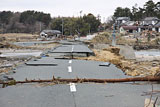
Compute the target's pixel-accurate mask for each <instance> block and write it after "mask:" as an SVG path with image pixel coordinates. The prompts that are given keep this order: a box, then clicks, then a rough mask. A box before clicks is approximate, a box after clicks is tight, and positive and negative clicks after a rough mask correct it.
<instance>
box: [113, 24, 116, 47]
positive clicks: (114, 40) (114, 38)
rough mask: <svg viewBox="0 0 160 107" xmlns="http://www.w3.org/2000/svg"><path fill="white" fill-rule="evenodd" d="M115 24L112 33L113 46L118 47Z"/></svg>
mask: <svg viewBox="0 0 160 107" xmlns="http://www.w3.org/2000/svg"><path fill="white" fill-rule="evenodd" d="M115 33H116V32H115V23H114V24H113V33H112V46H116V34H115Z"/></svg>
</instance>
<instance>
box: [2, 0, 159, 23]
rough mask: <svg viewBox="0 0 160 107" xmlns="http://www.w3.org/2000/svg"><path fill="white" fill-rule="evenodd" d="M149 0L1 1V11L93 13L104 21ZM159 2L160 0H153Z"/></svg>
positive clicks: (70, 14) (61, 13)
mask: <svg viewBox="0 0 160 107" xmlns="http://www.w3.org/2000/svg"><path fill="white" fill-rule="evenodd" d="M147 1H148V0H0V11H3V10H10V11H14V12H16V11H20V12H22V11H25V10H36V11H43V12H47V13H50V14H51V16H52V17H54V16H79V15H80V11H81V10H82V15H83V14H88V13H93V14H94V15H95V16H97V15H98V14H100V16H101V19H102V21H104V20H106V19H107V17H109V16H111V15H113V13H114V10H115V9H116V7H129V8H131V7H132V6H134V5H135V3H137V4H138V7H142V6H143V5H144V4H145V2H147ZM153 1H154V2H158V1H159V0H153Z"/></svg>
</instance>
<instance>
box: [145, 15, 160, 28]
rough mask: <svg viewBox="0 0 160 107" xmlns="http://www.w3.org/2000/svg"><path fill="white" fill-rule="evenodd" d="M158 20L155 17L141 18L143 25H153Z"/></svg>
mask: <svg viewBox="0 0 160 107" xmlns="http://www.w3.org/2000/svg"><path fill="white" fill-rule="evenodd" d="M158 22H159V19H158V18H157V17H146V18H144V19H143V20H142V24H143V26H149V25H155V24H157V23H158Z"/></svg>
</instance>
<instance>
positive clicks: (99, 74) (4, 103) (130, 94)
mask: <svg viewBox="0 0 160 107" xmlns="http://www.w3.org/2000/svg"><path fill="white" fill-rule="evenodd" d="M76 46H77V48H76ZM72 50H74V51H79V52H82V51H83V52H86V51H91V50H90V49H89V48H87V46H85V45H84V44H82V45H81V44H79V43H78V44H76V43H74V44H70V45H68V43H67V42H65V44H63V45H62V46H61V47H57V48H55V49H53V50H51V51H52V52H51V51H49V53H47V54H50V57H41V58H39V59H32V60H30V61H28V62H26V64H22V65H19V66H18V67H16V69H14V71H16V73H12V74H9V76H12V77H13V78H14V79H15V80H21V81H22V80H25V79H26V78H27V79H28V80H29V79H52V77H53V75H54V77H56V78H96V79H105V78H106V79H108V78H127V77H129V76H126V75H124V73H123V72H122V71H121V70H120V69H118V68H117V67H116V66H115V65H113V64H110V65H109V66H100V65H101V64H102V63H104V62H100V61H87V60H74V59H55V58H56V57H57V56H58V55H61V52H60V51H63V52H64V51H65V52H66V51H67V52H72ZM53 51H56V52H57V53H54V52H53ZM58 52H60V53H58ZM55 54H56V56H54V55H55ZM108 57H109V56H108ZM159 87H160V85H159V84H156V83H154V84H153V89H154V90H159ZM151 91H152V85H151V84H150V83H146V82H139V83H105V84H97V83H77V84H74V83H71V84H52V83H34V84H17V85H14V86H8V87H6V88H0V95H1V97H0V107H143V106H144V101H145V99H146V98H150V96H151V94H150V92H151ZM157 96H158V97H159V96H160V94H159V93H154V94H153V95H152V100H155V98H156V97H157ZM157 102H159V100H158V101H157Z"/></svg>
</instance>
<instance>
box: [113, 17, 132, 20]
mask: <svg viewBox="0 0 160 107" xmlns="http://www.w3.org/2000/svg"><path fill="white" fill-rule="evenodd" d="M116 20H130V18H129V17H118V18H117V19H116Z"/></svg>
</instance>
